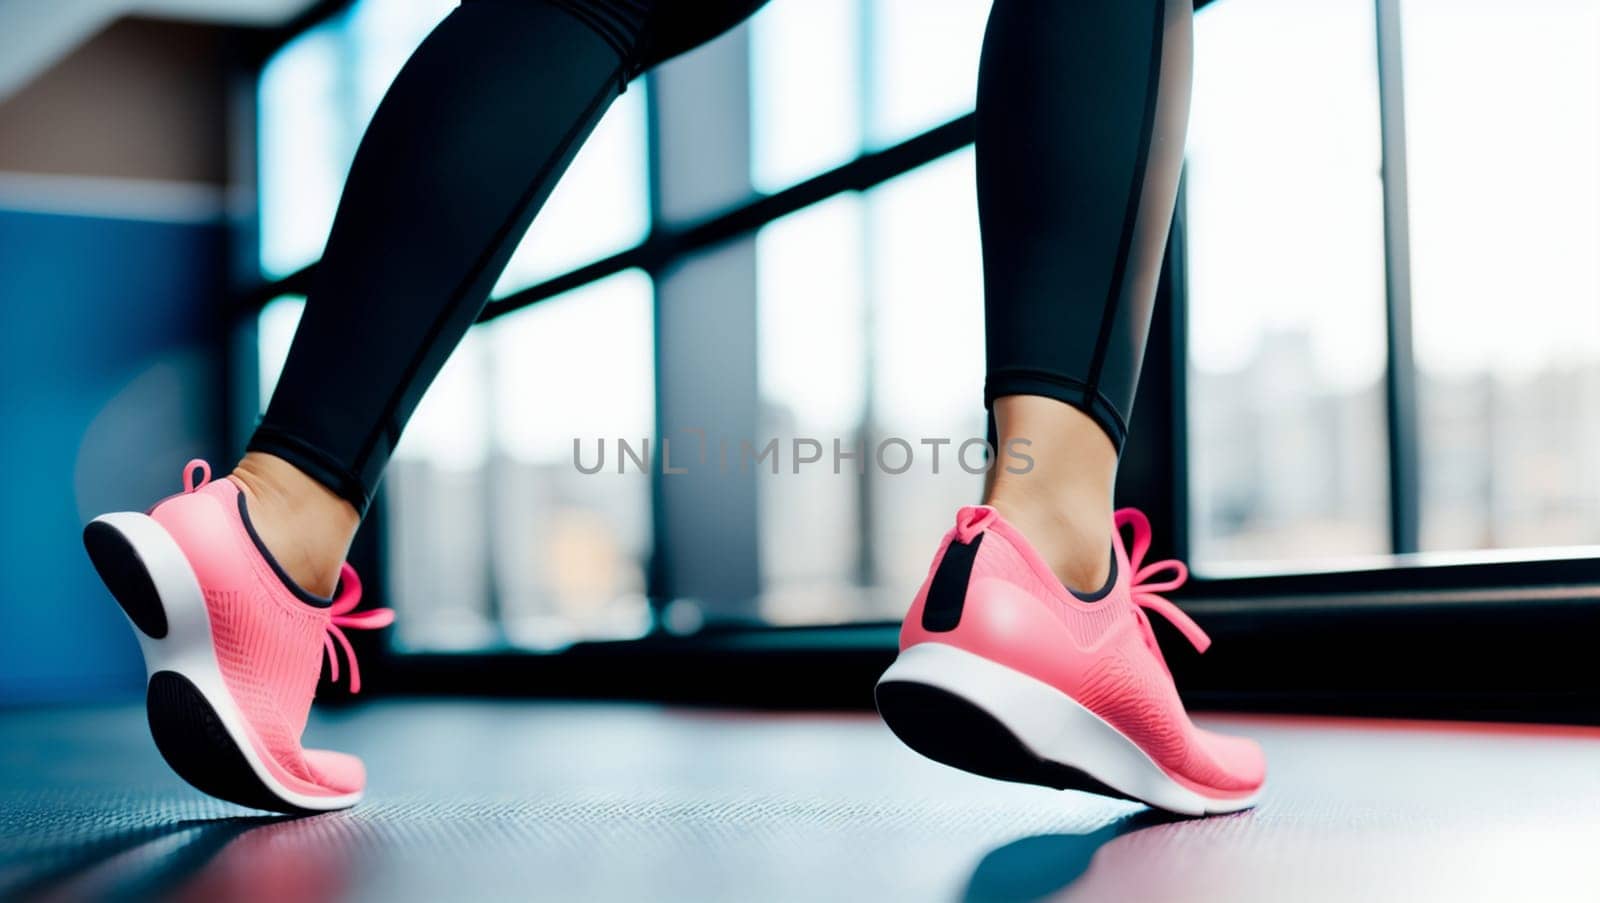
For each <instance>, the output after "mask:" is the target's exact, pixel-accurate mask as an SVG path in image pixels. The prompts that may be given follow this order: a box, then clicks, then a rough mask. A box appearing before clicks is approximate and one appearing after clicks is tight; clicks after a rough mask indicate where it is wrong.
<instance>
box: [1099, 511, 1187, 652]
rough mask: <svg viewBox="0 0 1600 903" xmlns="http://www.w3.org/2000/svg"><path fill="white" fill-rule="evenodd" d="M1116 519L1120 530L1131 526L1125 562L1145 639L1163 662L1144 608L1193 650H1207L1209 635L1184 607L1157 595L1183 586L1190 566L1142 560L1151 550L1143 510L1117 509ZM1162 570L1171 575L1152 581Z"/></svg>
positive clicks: (1146, 519)
mask: <svg viewBox="0 0 1600 903" xmlns="http://www.w3.org/2000/svg"><path fill="white" fill-rule="evenodd" d="M1115 522H1116V527H1117V530H1119V531H1120V530H1121V529H1122V528H1123V527H1125V526H1131V527H1132V528H1133V548H1132V549H1130V550H1129V553H1128V564H1129V565H1130V566H1131V567H1132V568H1133V578H1132V580H1131V581H1130V582H1131V586H1130V589H1131V591H1132V594H1133V604H1134V606H1135V607H1134V614H1135V615H1136V616H1137V617H1138V618H1139V623H1140V624H1141V625H1143V627H1144V634H1145V642H1146V643H1148V644H1149V645H1150V648H1151V650H1153V651H1154V652H1155V653H1156V657H1157V658H1161V663H1162V664H1163V665H1165V664H1166V659H1165V658H1164V657H1162V655H1161V649H1160V646H1159V645H1158V644H1157V643H1156V636H1155V632H1154V631H1153V630H1152V629H1151V627H1150V619H1149V617H1148V616H1146V615H1145V610H1149V611H1153V612H1155V613H1157V614H1159V615H1161V616H1162V617H1163V618H1166V619H1167V621H1168V622H1169V623H1171V624H1172V626H1174V627H1176V628H1178V632H1179V633H1182V634H1183V635H1184V637H1185V638H1186V639H1188V641H1189V642H1190V643H1192V644H1193V645H1194V648H1195V651H1197V652H1204V651H1206V649H1208V648H1210V646H1211V637H1209V636H1206V632H1205V631H1204V630H1201V629H1200V625H1199V624H1196V623H1195V622H1194V621H1193V620H1192V619H1191V618H1190V617H1189V616H1188V615H1186V614H1184V613H1183V609H1181V608H1179V607H1178V606H1176V605H1174V604H1172V603H1171V602H1170V601H1168V600H1167V599H1166V598H1165V597H1163V596H1161V595H1160V593H1165V592H1171V591H1172V590H1175V589H1177V588H1178V587H1180V586H1182V585H1183V584H1184V581H1186V580H1188V579H1189V567H1188V566H1187V565H1185V564H1184V563H1183V562H1181V561H1179V560H1178V559H1176V558H1166V559H1163V560H1161V561H1152V562H1151V563H1149V564H1145V563H1144V556H1145V555H1146V554H1147V553H1148V552H1149V551H1150V518H1148V517H1145V515H1144V512H1143V511H1140V510H1139V509H1138V508H1122V509H1120V510H1118V511H1117V513H1116V515H1115ZM1163 571H1170V572H1171V573H1172V576H1170V577H1168V578H1167V579H1165V580H1155V579H1154V578H1155V576H1156V575H1157V574H1160V573H1162V572H1163Z"/></svg>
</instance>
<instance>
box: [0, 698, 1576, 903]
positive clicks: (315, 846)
mask: <svg viewBox="0 0 1600 903" xmlns="http://www.w3.org/2000/svg"><path fill="white" fill-rule="evenodd" d="M1209 723H1210V724H1211V725H1212V726H1214V727H1222V728H1225V729H1239V730H1245V731H1248V732H1250V733H1253V734H1254V735H1256V736H1258V737H1260V738H1261V739H1262V740H1263V742H1264V743H1265V744H1266V746H1267V749H1268V754H1269V757H1270V758H1271V763H1272V778H1271V783H1270V787H1269V791H1268V793H1267V795H1266V798H1265V800H1264V802H1263V804H1262V806H1261V807H1260V808H1259V809H1258V810H1256V811H1254V812H1251V813H1244V814H1241V815H1236V816H1227V817H1222V818H1213V819H1209V820H1204V821H1171V820H1165V819H1161V818H1156V817H1152V816H1151V814H1150V813H1148V812H1144V811H1143V810H1141V809H1139V808H1138V807H1136V806H1133V805H1131V804H1125V803H1117V802H1109V801H1104V800H1099V799H1097V798H1093V797H1088V796H1084V795H1080V794H1075V793H1057V792H1053V791H1048V790H1042V789H1036V788H1030V787H1020V786H1013V785H1005V784H996V783H990V782H986V781H983V780H980V779H976V778H969V777H966V776H964V775H961V774H959V773H955V772H951V771H948V770H946V769H943V768H941V767H939V766H936V765H933V764H931V763H928V762H925V761H923V760H921V759H919V758H918V757H916V756H915V755H914V754H912V753H910V752H907V751H905V750H904V749H902V748H900V747H899V746H898V745H897V744H896V743H895V741H894V740H893V738H892V737H891V736H890V735H889V734H888V732H887V731H886V730H884V729H883V728H882V727H881V726H880V725H879V724H878V723H877V722H876V721H875V719H873V718H871V717H868V716H821V715H761V714H743V713H730V714H721V713H710V712H692V711H674V710H668V709H660V708H653V707H644V706H622V705H612V706H605V705H561V704H515V703H503V704H496V703H438V702H426V703H420V702H419V703H385V704H381V705H373V706H369V707H365V708H360V709H355V710H351V711H347V712H341V713H337V714H335V715H333V716H330V717H325V718H323V719H321V720H319V721H317V722H316V723H315V724H314V725H313V728H312V731H311V734H310V737H309V740H310V741H311V742H312V743H313V745H322V746H331V747H335V748H340V749H349V750H352V751H355V752H359V753H360V754H362V755H363V756H364V757H365V758H366V759H367V762H368V766H369V770H370V772H371V775H372V785H371V788H370V796H369V799H368V802H366V803H364V804H363V805H362V806H360V807H359V808H357V809H355V810H353V811H351V812H347V813H338V814H333V815H325V816H319V817H315V818H305V819H279V818H268V817H261V816H259V815H256V814H254V813H250V812H248V811H247V810H243V809H239V808H237V807H233V806H230V805H227V804H224V803H217V802H213V801H210V800H207V799H205V798H204V797H202V796H200V795H199V794H198V793H195V792H194V791H191V790H189V789H188V788H187V787H186V786H185V785H183V784H182V783H180V782H179V781H178V780H177V779H176V778H174V777H172V776H171V775H170V774H168V773H167V771H166V769H165V767H164V766H163V765H162V763H161V761H160V759H159V757H158V756H157V754H156V752H155V749H154V746H153V745H152V744H151V742H150V740H149V737H148V735H147V733H146V731H145V728H144V724H143V715H142V712H141V711H140V710H139V709H137V708H111V709H80V710H71V711H59V712H45V711H13V712H4V713H0V897H6V898H31V899H62V900H75V899H85V898H91V899H92V898H109V899H141V898H170V899H180V900H196V901H200V900H204V901H212V900H225V899H243V900H313V901H315V900H379V901H406V900H464V899H505V900H512V899H518V900H523V899H549V900H570V899H619V900H647V899H665V900H737V901H758V900H895V901H898V900H959V899H1002V900H1018V899H1038V898H1045V897H1048V898H1050V899H1062V900H1136V901H1147V900H1148V901H1157V900H1218V901H1246V900H1274V901H1276V900H1294V901H1303V900H1390V899H1392V900H1407V901H1414V900H1431V899H1452V900H1461V899H1468V900H1475V899H1483V900H1504V899H1541V900H1544V899H1574V900H1595V899H1600V855H1597V854H1596V852H1595V850H1596V849H1597V844H1600V732H1593V731H1573V730H1555V731H1547V732H1535V731H1532V730H1526V729H1482V728H1472V727H1466V726H1448V725H1446V726H1428V725H1416V724H1411V725H1406V724H1398V725H1394V724H1391V725H1384V724H1382V723H1377V722H1345V721H1326V720H1310V719H1305V720H1299V719H1288V720H1284V719H1278V720H1273V719H1211V720H1210V721H1209Z"/></svg>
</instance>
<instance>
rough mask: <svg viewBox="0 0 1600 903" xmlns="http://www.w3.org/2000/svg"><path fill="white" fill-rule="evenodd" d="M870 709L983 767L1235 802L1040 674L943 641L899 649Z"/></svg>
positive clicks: (1061, 782) (1085, 786)
mask: <svg viewBox="0 0 1600 903" xmlns="http://www.w3.org/2000/svg"><path fill="white" fill-rule="evenodd" d="M877 699H878V711H879V712H880V713H881V714H882V715H883V719H884V721H885V722H887V723H888V725H889V727H890V729H891V730H893V731H894V732H895V734H896V735H897V736H899V737H900V738H901V739H902V740H904V741H905V742H906V744H907V745H908V746H910V747H911V748H912V749H914V750H916V751H917V752H919V753H921V754H923V755H925V756H927V757H928V758H930V759H933V760H935V761H938V762H943V763H944V764H947V765H951V766H953V767H956V768H960V769H962V770H964V771H970V772H973V773H975V774H981V775H984V776H985V777H993V778H999V779H1001V780H1009V781H1019V782H1023V783H1031V784H1041V785H1044V786H1047V787H1055V788H1058V789H1077V790H1087V791H1090V792H1094V793H1102V794H1107V795H1111V796H1120V797H1124V798H1127V799H1132V800H1137V801H1139V802H1142V803H1145V804H1147V805H1150V806H1154V807H1156V808H1159V809H1165V810H1167V811H1169V812H1176V813H1180V814H1183V815H1208V814H1218V813H1223V812H1237V811H1239V810H1241V809H1247V808H1249V807H1251V806H1253V805H1255V803H1256V800H1257V799H1258V797H1259V796H1260V791H1259V790H1257V791H1256V792H1255V793H1253V794H1251V795H1249V796H1247V797H1211V796H1206V795H1204V794H1201V793H1197V792H1196V791H1194V790H1192V789H1190V788H1188V787H1186V786H1184V785H1183V784H1180V783H1178V782H1177V781H1175V780H1173V779H1172V778H1171V777H1170V776H1168V775H1167V773H1166V772H1164V771H1162V770H1161V768H1160V766H1158V765H1156V763H1155V761H1154V760H1153V759H1151V758H1150V756H1149V755H1147V754H1146V753H1145V752H1144V750H1142V749H1140V748H1139V747H1138V745H1137V744H1135V743H1134V742H1133V741H1132V740H1130V739H1128V737H1126V736H1124V735H1123V734H1122V732H1120V731H1118V730H1117V729H1116V728H1114V727H1112V726H1111V725H1110V724H1108V723H1106V721H1105V720H1103V719H1102V718H1100V717H1099V716H1098V715H1096V714H1094V713H1093V712H1091V711H1089V710H1088V709H1086V708H1084V707H1083V706H1082V705H1080V704H1079V703H1078V702H1077V701H1076V700H1074V699H1073V698H1072V697H1071V696H1068V695H1067V694H1065V693H1063V692H1061V691H1060V690H1057V689H1056V688H1054V687H1052V686H1050V685H1049V684H1047V683H1044V682H1043V681H1040V680H1037V679H1035V678H1032V677H1029V676H1028V675H1026V674H1023V673H1021V672H1019V671H1015V670H1012V669H1011V668H1007V667H1006V666H1004V665H1001V664H999V663H997V662H993V661H990V660H989V659H986V658H983V657H982V656H979V655H975V654H973V653H971V652H967V651H966V650H964V649H958V648H956V647H954V646H947V645H945V644H943V643H919V644H917V645H915V646H912V647H910V648H908V649H906V650H904V651H903V652H901V653H900V656H899V658H897V659H896V660H895V663H894V664H893V665H891V666H890V667H889V670H888V671H886V672H884V674H883V677H882V678H880V679H879V680H878V686H877Z"/></svg>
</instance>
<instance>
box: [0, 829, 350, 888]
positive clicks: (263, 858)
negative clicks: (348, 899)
mask: <svg viewBox="0 0 1600 903" xmlns="http://www.w3.org/2000/svg"><path fill="white" fill-rule="evenodd" d="M329 817H330V816H312V817H293V816H285V815H262V816H236V817H231V818H214V819H185V820H181V821H173V822H169V823H166V824H159V825H148V826H142V827H137V828H132V829H129V830H120V831H113V832H110V833H105V834H101V835H100V836H98V837H94V838H91V839H88V840H86V841H84V842H81V843H63V844H61V845H59V846H57V847H54V848H49V849H45V850H42V851H38V852H35V853H33V854H31V855H29V856H28V859H29V860H30V861H31V863H32V865H26V864H24V865H21V866H20V867H19V866H18V865H17V864H13V865H12V866H11V867H8V868H6V869H4V870H3V871H0V878H3V879H4V880H0V897H3V898H4V899H8V900H10V899H15V900H29V901H54V900H81V899H116V900H158V899H159V900H168V899H177V900H217V899H239V898H241V897H252V898H260V899H296V900H313V901H314V900H318V899H335V898H336V897H337V896H338V895H339V894H341V893H342V891H343V889H344V885H345V882H344V880H343V877H344V876H343V875H342V874H340V872H341V871H342V869H341V868H340V867H339V861H338V859H337V858H336V857H331V856H330V857H312V859H311V861H308V860H307V858H306V857H305V856H304V854H303V852H304V847H305V846H307V844H304V843H301V842H299V838H300V837H301V835H304V834H306V833H307V832H309V833H311V834H313V835H321V834H324V833H325V831H326V830H327V828H328V827H330V826H328V825H327V824H326V822H327V820H328V819H329ZM332 817H333V818H338V816H332ZM335 830H336V829H335ZM280 853H281V855H277V854H280ZM319 858H320V860H321V861H318V859H319Z"/></svg>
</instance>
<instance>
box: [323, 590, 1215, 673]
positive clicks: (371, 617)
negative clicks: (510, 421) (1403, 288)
mask: <svg viewBox="0 0 1600 903" xmlns="http://www.w3.org/2000/svg"><path fill="white" fill-rule="evenodd" d="M360 602H361V577H360V576H359V575H357V574H356V569H355V568H353V567H351V566H350V562H348V561H346V562H345V563H343V564H341V565H340V566H339V592H338V594H337V595H336V596H335V597H334V599H333V606H332V608H330V609H329V611H330V613H331V614H332V615H333V616H332V617H331V618H329V619H328V632H327V633H325V634H323V635H322V648H323V649H324V650H325V651H326V652H327V654H328V676H329V678H331V679H333V680H338V679H339V656H338V655H337V654H336V653H335V650H334V642H335V641H338V644H339V646H341V647H343V648H344V657H345V660H346V661H348V662H349V663H350V692H351V693H360V692H361V668H360V667H359V666H358V665H357V664H356V651H355V649H353V648H351V646H350V638H349V637H347V636H345V635H344V629H343V628H346V627H348V628H350V629H351V630H377V629H379V628H381V627H388V626H389V625H390V624H393V623H394V609H392V608H369V609H367V610H366V611H356V610H355V607H356V605H357V604H359V603H360ZM1197 629H1198V628H1197Z"/></svg>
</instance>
